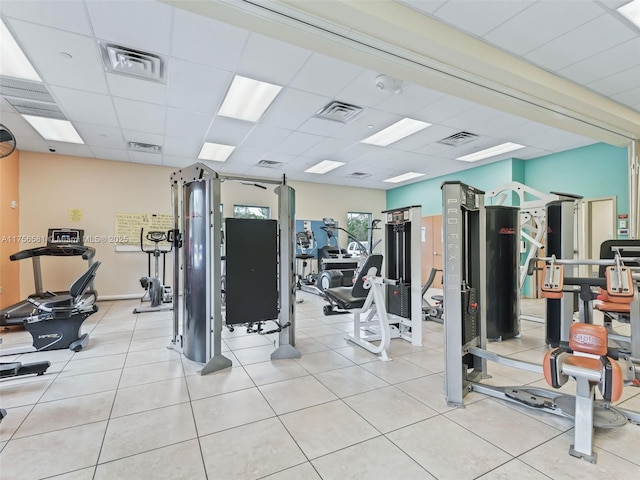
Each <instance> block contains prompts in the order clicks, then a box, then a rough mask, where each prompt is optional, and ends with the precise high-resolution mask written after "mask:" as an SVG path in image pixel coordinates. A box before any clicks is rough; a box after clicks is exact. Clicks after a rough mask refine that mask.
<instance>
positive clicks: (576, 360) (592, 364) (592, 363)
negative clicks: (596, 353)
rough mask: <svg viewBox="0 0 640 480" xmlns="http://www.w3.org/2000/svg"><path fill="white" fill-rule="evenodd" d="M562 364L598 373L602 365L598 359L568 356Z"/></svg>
mask: <svg viewBox="0 0 640 480" xmlns="http://www.w3.org/2000/svg"><path fill="white" fill-rule="evenodd" d="M564 363H566V364H567V365H573V366H574V367H580V368H586V369H589V370H595V371H600V370H601V369H602V364H601V363H600V359H599V358H592V357H579V356H577V355H568V356H567V357H566V358H565V359H564Z"/></svg>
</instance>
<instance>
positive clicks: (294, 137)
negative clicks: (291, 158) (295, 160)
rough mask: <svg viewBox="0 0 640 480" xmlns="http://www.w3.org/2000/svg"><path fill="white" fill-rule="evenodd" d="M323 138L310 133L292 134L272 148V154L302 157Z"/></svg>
mask: <svg viewBox="0 0 640 480" xmlns="http://www.w3.org/2000/svg"><path fill="white" fill-rule="evenodd" d="M323 138H324V137H321V136H319V135H312V134H310V133H302V132H293V133H292V134H291V135H289V136H288V137H287V138H285V139H284V140H283V141H282V142H280V144H279V145H278V146H276V147H274V148H273V151H274V152H277V153H286V154H290V155H302V154H303V153H304V152H306V151H307V150H309V149H310V148H311V147H313V146H314V145H316V144H318V143H320V141H321V140H322V139H323Z"/></svg>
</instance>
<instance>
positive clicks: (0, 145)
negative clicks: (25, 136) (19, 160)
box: [0, 123, 16, 158]
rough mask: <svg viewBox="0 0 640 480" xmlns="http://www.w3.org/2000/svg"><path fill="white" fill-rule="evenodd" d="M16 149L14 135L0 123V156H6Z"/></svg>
mask: <svg viewBox="0 0 640 480" xmlns="http://www.w3.org/2000/svg"><path fill="white" fill-rule="evenodd" d="M15 149H16V137H14V136H13V133H11V130H9V129H8V128H7V127H5V126H4V125H2V124H1V123H0V158H4V157H8V156H9V155H11V154H12V153H13V151H14V150H15Z"/></svg>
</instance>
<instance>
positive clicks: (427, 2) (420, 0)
mask: <svg viewBox="0 0 640 480" xmlns="http://www.w3.org/2000/svg"><path fill="white" fill-rule="evenodd" d="M398 3H403V4H405V5H406V6H407V7H411V8H413V9H415V10H417V11H420V12H425V13H433V12H434V11H436V10H437V9H438V8H440V7H441V6H442V5H444V4H445V3H447V1H446V0H398Z"/></svg>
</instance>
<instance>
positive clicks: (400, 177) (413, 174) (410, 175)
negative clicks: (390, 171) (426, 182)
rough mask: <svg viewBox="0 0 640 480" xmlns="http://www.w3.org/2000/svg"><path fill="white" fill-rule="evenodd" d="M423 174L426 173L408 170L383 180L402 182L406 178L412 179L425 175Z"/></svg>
mask: <svg viewBox="0 0 640 480" xmlns="http://www.w3.org/2000/svg"><path fill="white" fill-rule="evenodd" d="M423 176H424V173H416V172H408V173H403V174H402V175H398V176H397V177H392V178H387V179H386V180H383V181H384V182H389V183H400V182H404V181H406V180H412V179H414V178H418V177H423Z"/></svg>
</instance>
